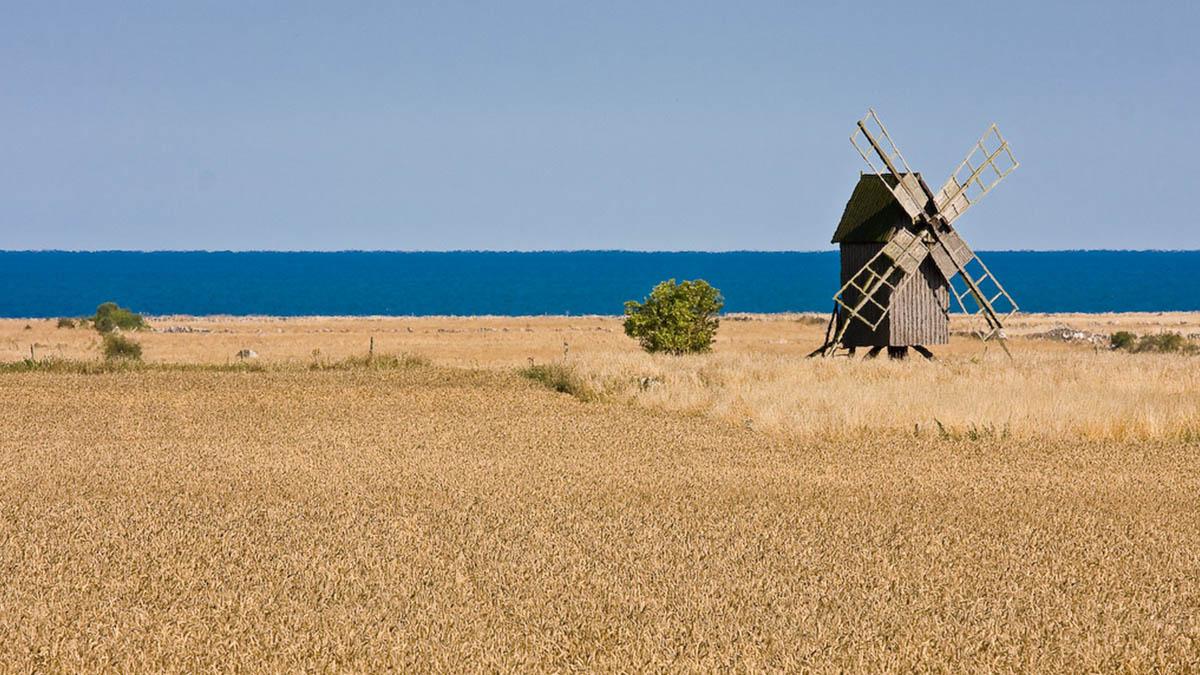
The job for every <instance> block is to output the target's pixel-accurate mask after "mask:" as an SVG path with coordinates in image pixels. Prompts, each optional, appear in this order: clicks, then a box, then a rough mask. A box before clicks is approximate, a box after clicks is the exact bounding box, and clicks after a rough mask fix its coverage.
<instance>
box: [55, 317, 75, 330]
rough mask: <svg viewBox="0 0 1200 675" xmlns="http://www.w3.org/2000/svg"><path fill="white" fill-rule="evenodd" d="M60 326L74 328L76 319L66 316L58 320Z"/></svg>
mask: <svg viewBox="0 0 1200 675" xmlns="http://www.w3.org/2000/svg"><path fill="white" fill-rule="evenodd" d="M58 327H59V328H74V327H75V319H68V318H67V317H65V316H64V317H62V318H61V319H59V320H58Z"/></svg>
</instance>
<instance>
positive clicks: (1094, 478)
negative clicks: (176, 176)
mask: <svg viewBox="0 0 1200 675" xmlns="http://www.w3.org/2000/svg"><path fill="white" fill-rule="evenodd" d="M1100 320H1101V321H1103V320H1106V319H1100ZM1113 320H1121V319H1113ZM1137 320H1139V321H1140V320H1142V319H1137ZM1189 320H1190V319H1189ZM171 321H178V322H182V321H184V320H183V319H175V320H171ZM187 321H192V322H194V325H197V326H201V327H205V328H209V329H211V330H214V331H216V330H228V331H229V332H225V333H219V332H213V333H204V334H194V333H193V334H149V335H143V336H139V338H138V339H139V340H141V341H142V342H143V344H144V345H145V347H146V357H147V359H148V360H149V361H150V362H151V363H150V365H148V366H145V367H140V368H131V369H128V370H124V371H120V372H87V373H84V372H72V371H70V370H69V369H68V370H65V371H62V370H60V371H58V372H53V371H40V372H0V401H2V402H3V405H0V579H3V582H2V583H0V663H4V664H5V665H6V666H7V667H8V668H10V669H13V670H33V669H41V670H142V671H144V670H153V671H163V670H168V671H180V670H188V671H194V670H209V669H254V670H294V669H298V668H300V667H304V668H307V669H313V670H316V669H334V670H379V669H383V668H384V667H387V666H394V667H395V668H396V669H399V670H403V671H412V670H464V669H486V670H553V671H562V670H596V669H602V670H627V671H629V670H639V671H640V670H660V669H670V670H703V671H709V670H716V669H724V668H738V669H745V670H758V669H791V670H800V669H839V670H855V671H860V670H865V669H872V670H875V669H893V670H896V669H922V670H928V669H938V670H955V671H960V670H993V671H994V670H1039V671H1061V670H1072V671H1078V670H1122V669H1124V670H1137V671H1146V670H1189V669H1192V670H1194V669H1197V668H1200V518H1198V517H1197V515H1196V514H1197V513H1200V442H1197V441H1196V439H1195V438H1188V437H1186V436H1185V435H1180V434H1178V433H1175V432H1170V433H1168V432H1169V431H1170V430H1172V429H1174V430H1175V431H1179V430H1181V429H1185V428H1187V425H1188V424H1190V422H1189V421H1188V419H1189V418H1188V416H1187V414H1186V411H1187V409H1188V407H1189V406H1191V410H1192V411H1194V410H1195V409H1196V406H1195V403H1194V402H1195V398H1194V397H1195V391H1196V389H1197V387H1196V375H1195V373H1196V368H1197V366H1196V365H1195V364H1196V363H1198V362H1200V358H1196V357H1193V358H1191V359H1187V358H1184V357H1172V356H1161V355H1133V356H1130V355H1118V354H1107V353H1097V352H1095V351H1093V350H1091V349H1090V348H1081V347H1077V346H1070V345H1061V344H1056V343H1043V342H1038V341H1033V340H1023V339H1019V338H1018V339H1015V340H1014V341H1013V342H1014V348H1015V350H1016V351H1017V352H1018V359H1019V360H1018V361H1017V362H1016V363H1015V364H1009V363H1007V362H1006V361H1005V360H1002V357H1000V355H999V354H997V353H996V352H995V350H989V352H988V353H987V354H986V355H982V356H981V353H980V350H979V345H978V344H977V343H972V342H970V341H967V340H963V341H957V342H956V343H955V344H954V345H952V346H951V348H950V349H947V350H945V353H946V356H945V360H944V362H943V363H941V364H927V363H923V362H919V361H913V362H906V363H889V362H886V361H877V362H873V363H850V362H846V361H804V360H802V359H801V358H800V356H802V352H805V351H807V350H809V349H811V348H812V347H813V346H815V345H813V341H814V339H817V332H818V331H819V330H820V327H819V326H815V325H808V324H801V323H798V322H796V321H794V320H791V318H771V319H770V320H766V319H763V320H756V321H731V322H727V323H726V324H723V326H722V329H721V330H722V333H721V338H722V339H721V341H720V342H718V345H717V350H716V352H715V353H714V354H712V355H710V356H706V357H688V358H684V359H666V358H659V357H648V356H645V355H641V354H639V353H638V352H637V351H636V349H631V348H629V347H630V345H629V344H628V342H630V341H628V339H627V338H624V336H622V335H620V333H619V323H618V322H616V321H614V320H612V319H604V318H580V319H575V318H569V319H568V318H557V319H549V318H548V319H498V318H497V319H480V320H477V321H473V320H468V319H436V318H429V319H411V320H410V319H395V320H378V321H364V320H323V321H322V320H301V321H286V322H285V321H272V320H254V321H245V322H242V321H237V320H190V319H189V320H187ZM1047 321H1053V319H1048V320H1047ZM24 323H26V322H0V347H4V346H5V344H6V342H5V341H6V340H11V341H15V342H17V343H21V341H22V340H29V339H30V338H32V339H33V340H37V341H39V342H43V343H46V342H48V341H50V340H57V341H58V342H59V343H60V344H61V347H60V348H59V351H58V353H59V354H61V356H62V358H82V357H87V358H93V359H94V358H95V351H94V350H93V351H91V352H88V351H87V341H88V340H91V339H93V337H92V335H89V334H88V332H86V331H70V330H66V329H63V330H59V331H57V332H55V329H53V327H52V326H51V327H46V326H43V325H41V322H31V326H32V327H31V329H30V330H29V331H25V330H24V328H23V326H24ZM35 323H36V325H35ZM154 323H156V324H157V325H161V323H162V322H160V321H159V320H155V322H154ZM1164 323H1165V322H1164ZM166 325H174V324H173V323H167V324H166ZM1072 325H1074V324H1072ZM271 326H276V327H280V328H286V331H285V332H284V333H282V334H280V333H271V332H269V331H268V330H267V329H268V328H269V327H271ZM407 328H413V331H412V332H411V333H410V332H408V330H407ZM478 328H489V329H491V330H478ZM504 328H508V329H509V330H507V331H505V330H503V329H504ZM524 328H528V329H529V330H528V331H526V330H524ZM614 328H615V329H616V330H615V331H614V330H613V329H614ZM439 329H441V331H442V332H438V330H439ZM517 329H521V330H517ZM326 330H329V331H330V332H325V331H326ZM343 330H344V331H345V332H341V331H343ZM1030 330H1031V331H1032V330H1034V329H1032V328H1031V329H1030ZM260 331H261V332H260ZM29 334H33V335H32V336H29V337H27V336H28V335H29ZM279 335H283V336H284V337H276V336H279ZM370 335H375V336H376V350H377V353H381V354H399V353H409V354H422V355H424V356H426V357H428V358H429V359H431V360H432V362H433V364H434V365H429V364H426V363H423V362H422V361H421V360H420V359H396V360H395V361H394V362H393V361H381V363H383V364H384V366H383V367H366V365H365V363H364V362H363V361H361V358H360V357H361V356H362V355H363V354H364V353H365V351H366V343H367V339H369V336H370ZM255 339H257V340H259V341H258V342H252V340H255ZM564 341H566V342H567V343H568V349H567V354H566V356H565V357H564V355H563V346H562V342H564ZM817 341H819V339H818V340H817ZM247 347H248V348H253V349H255V350H256V351H258V352H259V353H260V354H262V359H261V360H260V362H259V363H260V366H259V367H257V368H256V369H254V370H247V369H245V368H242V367H233V368H230V367H227V366H224V365H220V364H226V363H235V362H236V360H235V359H233V358H232V357H233V354H234V353H235V352H236V351H237V350H238V349H241V348H247ZM54 349H55V348H54V347H53V346H51V347H47V348H46V351H54ZM93 349H94V348H93ZM314 349H317V350H320V354H319V355H318V356H317V357H313V356H312V354H311V352H312V350H314ZM24 350H26V351H27V346H25V347H24ZM21 351H22V348H21V345H20V344H18V346H17V347H15V348H12V349H11V352H12V355H13V358H21V356H23V355H22V354H21ZM350 357H357V358H358V360H344V359H347V358H350ZM530 357H533V358H534V360H535V362H536V363H538V364H546V363H552V362H558V361H563V360H564V359H565V362H566V363H568V364H570V366H571V367H572V368H574V372H575V374H576V375H577V376H579V377H582V378H587V381H588V382H589V386H595V387H597V388H604V390H605V391H606V392H607V394H606V398H607V400H604V399H603V398H602V399H601V400H599V401H595V402H587V403H585V402H581V401H578V400H576V399H575V398H573V397H572V396H569V395H565V394H559V393H555V392H553V391H550V390H548V389H546V388H544V387H542V386H541V385H539V384H537V383H535V382H531V381H529V380H527V379H525V378H522V377H520V376H519V375H517V373H516V370H517V368H518V367H523V366H527V365H528V359H529V358H530ZM972 359H975V360H976V361H978V362H975V361H973V360H972ZM10 360H12V359H10ZM167 362H182V363H187V364H191V365H189V366H187V367H181V366H175V365H166V364H167ZM314 362H324V363H326V364H331V365H332V364H336V365H337V367H327V368H323V369H321V368H318V369H311V364H312V363H314ZM473 363H474V364H479V365H481V366H482V367H483V368H482V369H464V368H454V367H448V366H450V365H460V366H462V365H466V366H471V365H473ZM155 364H157V365H155ZM204 364H218V365H220V367H219V368H212V367H208V366H205V365H204ZM647 374H648V375H647ZM647 376H649V377H657V378H659V379H660V380H661V382H653V383H647V384H646V385H645V386H644V387H643V386H642V384H641V382H642V380H640V379H638V380H636V382H634V380H635V379H636V378H638V377H647ZM968 378H971V379H974V380H977V381H979V382H982V383H984V385H985V387H986V391H978V392H976V391H974V390H972V389H970V388H968V387H967V385H966V384H963V383H964V382H966V381H968ZM631 383H632V384H631ZM814 387H815V388H816V389H817V391H826V390H827V391H828V392H829V393H827V394H820V395H822V396H828V397H831V398H838V397H840V396H842V395H844V396H849V397H856V400H857V401H858V402H860V403H862V404H864V405H873V408H871V410H870V411H863V412H856V413H853V415H852V416H851V417H849V418H847V417H845V415H846V413H839V412H837V409H835V408H834V407H832V406H830V407H827V408H826V409H824V410H823V412H821V413H820V415H823V417H822V416H820V415H818V416H814V417H803V415H804V414H807V413H803V412H802V411H803V410H805V409H809V408H813V407H814V405H810V404H809V403H810V402H815V404H816V405H815V407H816V408H817V409H820V399H819V398H818V399H813V398H812V397H813V396H814V395H815V394H814V393H813V391H814ZM938 387H941V388H942V389H943V391H941V392H939V391H938V390H937V389H938ZM1113 390H1115V391H1116V392H1117V393H1118V394H1120V395H1118V396H1112V397H1111V401H1109V402H1107V403H1106V401H1108V398H1109V397H1108V396H1107V395H1108V394H1110V393H1112V391H1113ZM758 391H761V392H762V393H761V394H757V393H756V392H758ZM1056 392H1062V393H1061V394H1059V393H1056ZM1067 392H1070V396H1067ZM1135 395H1136V396H1135ZM756 396H757V398H756ZM889 397H890V398H889ZM1072 397H1076V398H1072ZM1131 397H1132V398H1131ZM880 399H884V400H883V401H882V403H881V402H880ZM993 399H995V400H996V401H998V402H991V401H992V400H993ZM1039 401H1040V402H1043V403H1044V402H1051V403H1053V404H1055V405H1057V406H1059V407H1058V412H1059V413H1060V414H1061V416H1063V417H1066V418H1069V421H1064V422H1061V423H1060V425H1059V426H1058V427H1056V428H1054V429H1046V428H1041V426H1042V425H1045V424H1050V423H1051V420H1052V419H1054V418H1053V417H1052V416H1041V415H1042V413H1039V412H1037V410H1038V406H1036V405H1034V403H1036V402H1039ZM802 403H803V405H801V404H802ZM1105 405H1107V406H1108V407H1107V408H1102V409H1101V410H1100V411H1099V412H1097V411H1095V410H1091V408H1092V407H1096V406H1105ZM1139 410H1141V411H1145V414H1146V415H1150V414H1151V413H1153V414H1154V415H1158V416H1159V417H1158V419H1161V420H1162V422H1161V424H1160V426H1153V425H1152V424H1151V419H1152V418H1151V417H1149V416H1144V417H1139V416H1138V415H1139V414H1143V413H1139ZM682 411H687V412H690V413H695V414H679V413H680V412H682ZM747 411H749V415H747ZM926 414H928V415H929V416H933V417H937V418H938V419H940V420H941V421H942V422H943V425H944V426H946V427H947V430H948V433H945V434H942V433H939V431H938V430H937V427H936V424H934V425H933V426H928V425H929V424H931V423H930V422H927V421H923V420H924V419H927V418H920V415H926ZM1002 415H1008V417H1004V418H1002V417H1001V416H1002ZM1106 416H1107V417H1108V418H1111V419H1113V420H1125V422H1124V424H1126V425H1127V429H1126V430H1125V431H1122V429H1123V428H1124V427H1118V426H1116V422H1113V423H1111V424H1109V423H1106V422H1105V421H1104V420H1105V418H1106ZM746 419H750V420H751V422H750V424H746V423H745V420H746ZM993 422H997V423H999V422H1006V423H1007V430H1008V433H1007V434H1006V433H1003V431H1002V430H1001V431H998V430H997V427H992V430H990V431H989V430H988V427H986V426H984V425H987V424H991V423H993ZM914 423H921V424H922V427H921V431H920V432H919V433H915V434H914V433H913V429H912V428H911V425H912V424H914ZM972 424H974V425H976V426H975V432H974V433H972V431H971V428H970V427H969V425H972ZM960 425H967V426H960ZM1002 426H1003V425H1002ZM847 430H849V432H847Z"/></svg>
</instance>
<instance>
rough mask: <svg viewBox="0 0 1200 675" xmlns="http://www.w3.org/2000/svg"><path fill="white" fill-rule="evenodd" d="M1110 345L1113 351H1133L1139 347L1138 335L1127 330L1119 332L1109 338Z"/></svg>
mask: <svg viewBox="0 0 1200 675" xmlns="http://www.w3.org/2000/svg"><path fill="white" fill-rule="evenodd" d="M1108 344H1109V346H1110V347H1112V348H1113V349H1124V350H1126V351H1130V350H1132V349H1133V348H1134V347H1136V346H1137V335H1134V334H1133V333H1130V332H1129V331H1127V330H1121V331H1117V332H1116V333H1113V334H1112V335H1110V336H1109V338H1108Z"/></svg>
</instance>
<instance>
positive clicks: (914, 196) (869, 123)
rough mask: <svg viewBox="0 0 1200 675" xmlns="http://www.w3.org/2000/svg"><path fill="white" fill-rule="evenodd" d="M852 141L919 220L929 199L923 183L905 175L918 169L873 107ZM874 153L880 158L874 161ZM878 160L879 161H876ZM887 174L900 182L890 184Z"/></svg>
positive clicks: (861, 122) (869, 164) (868, 163)
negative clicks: (911, 180)
mask: <svg viewBox="0 0 1200 675" xmlns="http://www.w3.org/2000/svg"><path fill="white" fill-rule="evenodd" d="M850 143H851V144H853V145H854V149H855V150H857V151H858V154H859V155H861V156H862V158H863V161H865V162H866V163H867V166H869V167H871V172H872V173H874V174H876V175H877V176H879V179H880V180H882V181H883V184H884V185H885V186H887V189H888V191H889V192H891V193H892V194H893V195H894V196H895V197H896V201H897V202H899V203H900V206H901V207H903V208H904V211H905V212H906V213H908V215H909V216H910V217H911V218H912V219H913V221H916V219H917V218H918V217H919V216H920V214H922V213H924V212H925V204H926V202H927V201H928V198H927V197H926V196H925V195H924V194H923V193H922V192H921V190H920V187H919V186H914V185H912V184H911V183H910V182H909V181H907V180H903V178H905V177H908V176H911V175H913V173H914V172H913V170H912V169H910V168H908V162H907V161H905V159H904V155H902V154H900V148H898V147H896V142H895V141H893V140H892V136H891V134H889V133H888V131H887V127H885V126H883V122H882V121H881V120H880V119H879V115H877V114H875V110H874V109H873V108H872V109H868V110H867V114H866V116H864V117H863V118H862V119H860V120H859V121H858V123H857V125H856V127H855V129H854V133H852V134H850ZM872 156H875V157H876V158H877V159H876V160H872V159H871V157H872ZM877 161H878V162H879V164H877V163H876V162H877ZM880 164H881V165H882V166H881V165H880ZM886 174H891V175H893V176H895V177H896V181H897V182H896V185H891V184H890V183H888V181H887V180H886V178H885V175H886Z"/></svg>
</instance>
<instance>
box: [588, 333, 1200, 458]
mask: <svg viewBox="0 0 1200 675" xmlns="http://www.w3.org/2000/svg"><path fill="white" fill-rule="evenodd" d="M574 365H575V371H576V373H578V374H579V376H580V377H581V379H582V380H583V383H584V385H585V386H586V387H587V388H588V389H590V390H592V391H595V392H598V393H599V395H600V396H608V397H610V398H613V399H616V400H628V401H632V402H636V403H640V404H645V405H649V406H653V407H658V408H662V409H666V410H680V411H687V412H700V413H707V414H712V415H716V416H718V417H722V418H725V419H729V420H732V421H739V422H744V423H746V424H748V425H750V426H752V427H754V428H756V429H760V430H772V431H780V432H785V433H790V434H801V435H805V436H819V437H831V436H835V437H836V436H843V437H857V436H863V435H870V434H874V433H879V432H909V433H915V434H918V435H920V434H935V435H937V434H951V435H953V434H971V433H991V434H1000V435H1011V436H1014V437H1018V438H1044V439H1048V440H1054V439H1065V438H1094V439H1148V438H1183V439H1200V358H1198V357H1196V356H1182V355H1165V354H1164V355H1149V354H1146V355H1141V354H1139V355H1136V356H1133V355H1129V354H1126V353H1112V352H1108V351H1102V352H1096V351H1094V350H1091V349H1088V348H1084V349H1077V350H1074V351H1070V352H1057V351H1056V350H1039V349H1037V348H1033V349H1022V350H1021V351H1020V353H1018V355H1017V358H1016V359H1015V360H1014V361H1011V362H1010V361H1009V360H1008V359H1007V358H1006V357H1004V355H1003V354H1002V353H1000V352H998V351H996V350H994V349H993V350H991V351H990V352H989V353H988V354H987V355H986V356H982V357H975V358H970V357H963V356H959V357H950V358H947V359H946V360H944V361H940V362H936V363H927V362H924V361H921V360H915V361H913V360H910V361H907V362H891V361H888V360H887V359H876V360H873V361H863V360H850V359H814V360H811V361H810V360H804V359H797V358H796V357H795V356H778V355H763V354H738V353H732V354H730V353H722V354H714V355H706V356H689V357H682V358H680V357H666V356H650V355H647V354H620V355H616V354H581V355H580V356H578V357H577V358H576V359H575V360H574Z"/></svg>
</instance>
